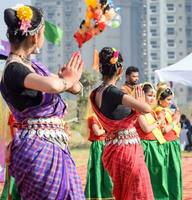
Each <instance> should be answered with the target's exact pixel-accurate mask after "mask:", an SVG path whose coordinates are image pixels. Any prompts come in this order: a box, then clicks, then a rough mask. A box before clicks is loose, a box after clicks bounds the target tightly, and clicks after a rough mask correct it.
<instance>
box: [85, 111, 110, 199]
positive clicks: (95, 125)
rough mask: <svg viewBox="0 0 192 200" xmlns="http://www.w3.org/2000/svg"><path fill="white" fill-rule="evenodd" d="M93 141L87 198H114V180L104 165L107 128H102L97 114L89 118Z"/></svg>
mask: <svg viewBox="0 0 192 200" xmlns="http://www.w3.org/2000/svg"><path fill="white" fill-rule="evenodd" d="M87 123H88V129H89V131H90V135H89V141H90V142H91V146H90V153H89V160H88V167H87V182H86V187H85V197H86V198H87V199H100V200H102V199H113V195H112V185H113V184H112V180H111V178H110V176H109V174H108V172H107V171H106V170H105V169H104V167H103V162H102V154H103V149H104V145H105V136H106V134H105V130H104V129H103V128H102V126H101V124H100V122H99V121H98V119H97V117H96V115H95V114H92V115H91V116H89V117H88V119H87Z"/></svg>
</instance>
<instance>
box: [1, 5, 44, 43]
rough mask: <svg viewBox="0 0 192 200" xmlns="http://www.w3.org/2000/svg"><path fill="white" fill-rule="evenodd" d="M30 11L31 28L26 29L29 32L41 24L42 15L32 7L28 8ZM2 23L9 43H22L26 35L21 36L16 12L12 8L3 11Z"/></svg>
mask: <svg viewBox="0 0 192 200" xmlns="http://www.w3.org/2000/svg"><path fill="white" fill-rule="evenodd" d="M28 7H30V8H31V9H32V12H33V17H32V19H31V27H30V28H28V30H29V31H32V30H34V29H36V28H37V27H38V26H39V25H40V23H41V22H42V18H43V13H42V11H41V10H40V9H38V8H35V7H33V6H28ZM4 21H5V24H6V25H7V36H8V39H9V42H10V43H16V44H19V43H21V42H22V41H24V40H25V39H26V38H27V37H28V35H26V34H23V31H22V30H20V20H19V18H18V17H17V11H16V10H14V9H12V8H7V9H5V11H4Z"/></svg>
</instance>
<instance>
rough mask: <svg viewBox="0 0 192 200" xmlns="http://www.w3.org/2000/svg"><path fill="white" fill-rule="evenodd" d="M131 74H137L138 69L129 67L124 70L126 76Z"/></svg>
mask: <svg viewBox="0 0 192 200" xmlns="http://www.w3.org/2000/svg"><path fill="white" fill-rule="evenodd" d="M132 72H138V73H139V69H138V68H137V67H134V66H130V67H128V68H127V69H126V75H128V76H129V75H131V73H132Z"/></svg>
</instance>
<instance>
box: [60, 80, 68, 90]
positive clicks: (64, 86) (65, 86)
mask: <svg viewBox="0 0 192 200" xmlns="http://www.w3.org/2000/svg"><path fill="white" fill-rule="evenodd" d="M60 80H61V81H62V83H63V89H62V92H64V91H65V90H67V81H66V80H65V79H64V78H60Z"/></svg>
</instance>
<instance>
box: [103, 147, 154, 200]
mask: <svg viewBox="0 0 192 200" xmlns="http://www.w3.org/2000/svg"><path fill="white" fill-rule="evenodd" d="M102 159H103V164H104V167H105V169H106V170H107V171H108V172H109V174H110V176H111V177H112V180H113V184H114V185H113V195H114V197H115V199H116V200H153V199H154V197H153V191H152V187H151V181H150V176H149V172H148V169H147V166H146V164H145V160H144V154H143V149H142V146H141V145H140V144H131V145H130V144H129V145H107V146H106V147H105V149H104V152H103V158H102Z"/></svg>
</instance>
